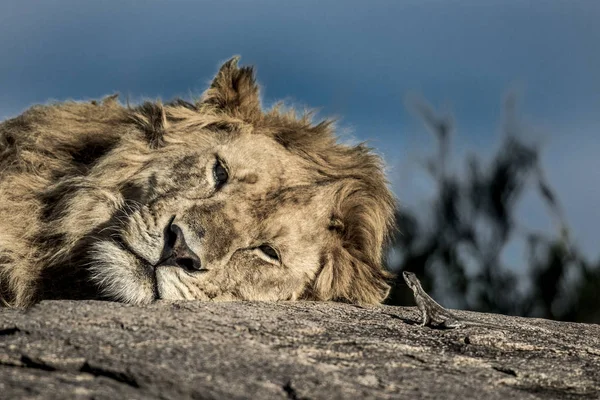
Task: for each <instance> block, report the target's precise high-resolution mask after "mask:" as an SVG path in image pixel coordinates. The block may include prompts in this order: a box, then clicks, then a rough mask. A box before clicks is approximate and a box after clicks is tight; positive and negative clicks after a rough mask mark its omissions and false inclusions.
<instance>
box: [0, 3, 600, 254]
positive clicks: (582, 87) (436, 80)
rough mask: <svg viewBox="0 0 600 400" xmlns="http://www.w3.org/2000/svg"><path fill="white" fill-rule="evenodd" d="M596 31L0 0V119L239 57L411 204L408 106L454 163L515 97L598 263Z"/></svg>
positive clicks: (184, 80) (360, 9)
mask: <svg viewBox="0 0 600 400" xmlns="http://www.w3.org/2000/svg"><path fill="white" fill-rule="evenodd" d="M598 21H600V2H598V1H597V0H589V1H585V0H571V1H564V0H556V1H550V0H545V1H544V0H534V1H526V0H514V1H509V0H485V1H481V0H473V1H467V0H462V1H451V0H448V1H442V0H415V1H407V0H389V1H378V0H370V1H367V0H364V1H356V0H345V1H323V0H321V1H315V0H302V1H277V0H272V1H265V0H259V1H242V0H239V1H192V0H189V1H183V0H170V1H166V0H165V1H152V0H147V1H126V0H114V1H99V0H96V1H93V2H83V1H79V0H60V1H59V0H57V1H36V2H31V1H22V0H17V1H13V0H3V1H2V2H1V3H0V55H1V59H0V119H2V118H6V117H9V116H13V115H15V114H18V113H19V112H21V111H22V110H23V109H24V108H26V107H27V106H29V105H31V104H33V103H37V102H45V101H47V100H49V99H57V100H64V99H68V98H73V99H83V98H93V97H99V96H103V95H106V94H110V93H113V92H117V91H118V92H120V93H121V94H122V95H129V96H130V98H131V99H133V100H138V99H141V98H142V97H150V98H156V97H161V98H163V99H169V98H171V97H173V96H188V95H189V94H190V93H192V94H199V93H201V92H202V91H203V90H204V89H205V88H206V85H207V83H208V82H209V81H210V79H211V77H212V75H213V74H214V73H215V72H216V69H217V67H218V64H219V62H221V61H223V60H225V59H227V58H229V57H230V56H231V55H234V54H240V55H241V56H242V63H244V64H254V65H256V67H257V71H258V78H259V81H260V83H261V84H262V86H263V95H264V100H265V104H267V105H268V104H271V103H272V102H273V101H275V100H279V99H284V100H286V101H287V102H288V103H290V104H296V105H298V106H301V107H302V106H310V107H314V108H318V109H320V110H321V115H322V116H328V115H334V116H339V117H341V118H342V119H341V122H340V125H341V132H343V133H344V134H345V135H346V137H349V138H354V139H356V140H369V142H370V143H371V145H372V146H374V147H375V148H377V149H378V151H380V152H381V153H382V154H383V155H384V156H385V158H386V160H387V161H388V163H389V165H390V168H389V172H390V179H391V181H392V183H393V187H394V189H395V190H396V192H397V194H398V197H399V198H400V200H401V202H403V203H404V204H407V205H409V206H411V205H412V206H414V205H416V204H419V202H420V201H422V200H423V199H426V198H428V197H429V196H430V195H431V190H432V189H431V183H430V182H429V181H428V180H427V178H426V177H425V176H424V175H423V173H421V172H420V170H419V167H418V166H417V164H418V162H419V160H420V158H421V157H422V156H423V155H424V154H427V153H428V152H429V151H431V150H432V149H431V147H430V146H432V145H433V140H432V138H431V137H430V136H429V135H428V134H427V132H426V131H425V130H424V129H423V127H422V126H421V124H420V123H419V121H417V120H416V119H415V118H414V117H413V116H412V115H411V114H410V113H409V112H407V111H406V109H405V99H406V96H407V95H410V94H413V95H421V96H424V97H425V98H427V99H428V100H429V101H430V102H432V103H433V104H434V105H435V106H436V107H442V108H445V109H447V110H449V111H451V112H453V113H454V115H455V118H456V121H457V133H456V140H455V150H456V154H457V155H461V154H464V153H465V152H466V151H470V150H474V151H477V152H479V153H481V154H484V155H485V154H490V153H491V152H492V151H493V149H494V146H496V145H497V144H498V142H499V124H500V122H501V117H502V109H501V104H502V99H503V97H504V96H505V95H506V93H507V92H508V91H509V90H511V89H512V90H515V91H516V92H517V93H518V94H519V99H520V102H519V111H520V113H521V115H522V117H523V120H524V121H525V123H526V124H527V126H528V127H529V128H530V130H529V132H528V135H529V136H528V138H530V139H531V140H536V141H541V142H542V143H544V147H543V148H544V156H543V160H544V167H545V168H546V169H547V173H548V178H549V179H550V181H551V182H552V183H553V184H554V186H555V187H556V188H557V190H558V192H559V195H560V197H561V199H562V200H563V202H564V203H565V206H566V211H567V216H568V218H569V220H570V221H571V223H572V225H573V226H574V228H575V234H576V239H577V240H578V241H579V242H580V243H581V244H582V245H583V246H584V248H585V249H586V250H588V251H589V252H590V253H591V254H594V255H597V254H598V253H600V252H599V251H598V249H600V246H598V245H599V244H600V239H599V237H600V235H599V228H597V227H598V226H600V212H598V213H596V214H594V212H595V211H594V210H595V209H596V208H597V205H598V204H600V184H596V185H593V186H592V187H590V182H600V162H598V161H597V158H598V157H597V155H598V154H600V132H598V131H599V130H600V51H598V49H599V48H600V23H599V22H598ZM539 205H540V203H539V201H538V200H537V199H535V198H534V197H532V196H529V197H528V198H527V199H526V200H525V201H524V203H523V205H522V207H521V208H522V210H521V211H520V212H521V214H522V215H523V220H524V221H525V222H526V223H528V224H530V225H531V226H534V227H537V228H540V229H551V228H552V226H551V225H550V224H549V223H548V222H546V221H548V220H547V216H546V214H545V212H544V210H543V208H541V207H539ZM513 251H517V250H513Z"/></svg>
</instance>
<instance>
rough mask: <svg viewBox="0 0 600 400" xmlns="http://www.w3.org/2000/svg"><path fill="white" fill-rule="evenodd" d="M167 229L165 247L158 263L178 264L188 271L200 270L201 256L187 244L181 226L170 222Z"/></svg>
mask: <svg viewBox="0 0 600 400" xmlns="http://www.w3.org/2000/svg"><path fill="white" fill-rule="evenodd" d="M165 231H166V232H165V233H166V235H165V236H166V237H165V247H164V248H163V252H162V255H161V257H160V259H161V261H160V262H159V263H158V265H176V266H178V267H181V268H183V269H185V270H186V271H188V272H194V271H200V270H201V269H202V264H201V262H200V257H198V255H196V253H194V252H193V251H192V249H190V247H189V246H188V245H187V243H186V241H185V236H184V234H183V231H182V230H181V228H180V227H179V226H177V225H176V224H174V223H170V224H169V226H168V227H167V229H166V230H165ZM158 265H157V266H158Z"/></svg>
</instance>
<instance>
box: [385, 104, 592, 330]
mask: <svg viewBox="0 0 600 400" xmlns="http://www.w3.org/2000/svg"><path fill="white" fill-rule="evenodd" d="M415 108H416V110H417V112H418V114H419V116H420V117H421V118H422V119H423V121H424V122H425V124H426V126H427V127H428V128H429V129H430V130H431V131H432V132H433V133H434V134H435V137H436V142H437V148H438V151H437V154H435V155H434V156H432V157H431V158H429V159H428V160H427V162H426V169H427V171H428V173H429V174H430V175H431V177H432V178H433V180H434V182H435V185H436V197H435V198H434V199H433V202H432V205H431V209H430V212H429V213H428V214H429V215H430V216H431V220H430V221H428V223H425V221H421V220H419V218H417V217H416V215H415V213H414V212H411V210H408V209H405V208H400V209H399V210H398V211H397V216H396V219H397V223H398V227H399V232H398V234H397V235H396V236H395V238H394V240H393V244H392V246H393V249H394V250H395V252H396V254H399V255H400V261H398V262H396V263H394V264H392V263H390V264H389V265H388V268H389V269H390V270H392V271H393V272H396V273H398V275H397V280H396V283H395V285H394V287H393V288H392V292H391V294H390V296H389V298H388V301H387V303H388V304H396V305H406V304H410V303H411V302H412V293H411V292H410V290H409V289H408V288H407V287H406V285H405V284H404V283H403V280H402V278H401V274H400V272H401V271H404V270H407V271H412V272H415V273H416V274H417V275H418V276H419V278H420V279H421V281H422V283H423V286H424V288H425V290H427V291H430V292H431V293H433V294H434V296H436V295H437V297H438V298H440V299H441V300H442V302H444V299H445V300H446V302H449V301H451V302H452V303H451V304H452V306H453V307H458V308H465V309H471V310H476V311H482V312H494V313H502V314H510V315H521V316H531V317H542V318H550V319H558V320H568V321H580V322H600V295H599V293H600V262H597V263H596V264H592V263H590V262H589V261H587V260H586V259H585V258H584V257H583V256H582V254H581V253H580V251H578V249H577V248H576V246H575V245H573V244H572V243H571V242H570V240H569V235H568V232H569V229H568V226H567V224H566V222H565V220H564V217H563V213H562V210H561V208H560V204H559V201H558V198H557V196H556V194H555V193H554V191H553V190H552V188H551V186H550V185H549V183H548V182H547V181H546V179H545V177H544V174H543V170H542V168H541V166H540V162H539V156H538V155H539V149H538V148H536V147H535V146H533V145H529V144H525V142H524V141H523V140H521V139H520V138H519V134H520V127H519V124H518V123H517V122H516V120H515V118H513V116H514V102H512V101H510V102H508V107H507V112H508V117H507V123H506V124H505V126H504V138H503V142H502V145H501V146H500V148H499V150H498V151H497V152H496V154H495V155H494V156H493V158H492V160H491V161H490V162H489V163H488V165H487V166H486V167H485V168H484V167H482V163H481V160H480V159H479V158H478V157H477V156H475V155H471V156H469V157H468V159H467V160H466V163H467V171H468V173H467V174H466V175H463V176H461V177H459V176H457V175H456V174H453V173H451V172H450V171H449V168H448V165H447V160H448V159H449V157H450V147H451V146H450V139H451V133H452V120H451V119H450V118H448V117H441V116H438V115H436V113H435V112H434V111H433V110H432V108H431V107H430V106H428V105H427V104H424V103H420V104H417V105H416V107H415ZM528 186H533V187H534V188H535V189H536V190H537V191H538V193H539V195H540V198H541V199H542V202H543V203H544V204H545V205H546V206H547V208H548V210H549V217H551V218H553V219H554V220H555V221H556V222H557V226H558V229H557V232H546V233H539V232H533V231H529V230H527V229H525V228H523V227H522V226H521V224H519V223H518V221H517V220H516V218H515V209H516V206H517V204H518V201H519V199H520V198H521V197H522V195H523V192H524V190H525V189H526V188H527V187H528ZM513 238H518V239H519V240H523V241H524V242H525V243H526V253H527V254H526V256H525V259H524V262H523V265H526V267H525V268H523V269H522V270H521V271H515V270H514V269H513V270H511V269H509V268H507V266H506V265H504V264H503V261H502V258H501V254H502V252H503V250H504V249H505V248H506V246H507V244H508V242H509V241H510V240H513Z"/></svg>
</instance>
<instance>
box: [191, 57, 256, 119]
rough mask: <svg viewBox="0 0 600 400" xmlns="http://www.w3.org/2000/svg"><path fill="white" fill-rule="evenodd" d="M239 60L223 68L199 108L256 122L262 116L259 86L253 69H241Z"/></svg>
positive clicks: (203, 97)
mask: <svg viewBox="0 0 600 400" xmlns="http://www.w3.org/2000/svg"><path fill="white" fill-rule="evenodd" d="M239 59H240V57H239V56H235V57H233V58H231V59H230V60H229V61H227V62H226V63H225V64H223V65H222V66H221V68H220V69H219V72H218V73H217V75H216V76H215V78H214V79H213V81H212V84H211V85H210V88H209V89H208V90H207V91H206V92H205V93H204V95H203V96H202V98H201V99H200V102H199V103H200V104H199V106H200V107H209V108H213V109H216V110H219V111H222V112H225V113H227V114H229V115H231V116H232V117H237V118H241V119H243V120H245V121H254V120H256V119H257V118H258V117H259V116H260V115H261V107H260V98H259V90H258V85H257V84H256V81H255V78H254V70H253V68H252V67H241V68H239V67H238V61H239Z"/></svg>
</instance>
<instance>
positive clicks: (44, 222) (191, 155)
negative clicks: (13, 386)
mask: <svg viewBox="0 0 600 400" xmlns="http://www.w3.org/2000/svg"><path fill="white" fill-rule="evenodd" d="M221 163H222V164H223V165H221ZM225 163H227V165H225ZM225 181H226V183H224V182H225ZM394 209H395V201H394V198H393V196H392V194H391V191H390V190H389V188H388V184H387V181H386V179H385V175H384V170H383V163H382V160H381V158H380V157H379V156H377V155H376V154H375V153H374V152H373V151H372V150H371V149H370V148H368V147H367V146H365V145H364V144H359V145H356V146H350V145H345V144H341V143H339V142H338V140H337V138H336V136H335V134H334V127H333V123H332V121H330V120H325V121H320V122H317V123H314V122H313V121H312V114H311V113H305V114H303V115H298V114H297V113H296V112H295V111H293V110H292V109H289V108H284V107H283V106H280V105H276V106H274V107H273V108H271V109H269V110H264V109H263V108H262V106H261V101H260V97H259V88H258V86H257V84H256V82H255V77H254V72H253V69H252V67H239V66H238V57H234V58H232V59H231V60H229V61H227V62H226V63H224V64H223V65H222V66H221V68H220V69H219V71H218V73H217V75H216V76H215V78H214V80H213V82H212V84H211V85H210V87H209V89H208V90H207V91H206V92H205V93H204V94H203V95H202V96H201V97H200V98H199V99H198V100H196V101H193V102H188V101H184V100H180V99H178V100H175V101H172V102H170V103H166V104H162V103H161V102H159V101H157V102H145V103H143V104H140V105H136V106H129V105H127V106H123V105H122V104H121V103H119V101H118V97H117V96H116V95H113V96H109V97H107V98H105V99H103V100H102V101H99V102H96V101H91V102H74V101H69V102H61V103H55V104H50V105H37V106H33V107H31V108H30V109H28V110H27V111H25V112H24V113H23V114H21V115H19V116H17V117H16V118H12V119H8V120H5V121H3V122H2V123H0V300H1V301H2V303H3V304H5V305H10V306H16V307H27V306H30V305H32V304H34V303H35V302H37V301H40V300H44V299H106V300H113V301H123V302H128V303H133V304H144V303H148V302H151V301H154V300H156V299H175V300H177V299H198V300H215V301H217V300H235V299H241V300H297V299H306V300H324V301H327V300H334V301H344V302H351V303H365V304H372V303H378V302H381V301H383V300H384V298H385V297H386V296H387V294H388V291H389V285H388V280H389V278H390V274H389V273H388V272H386V271H385V269H384V268H383V267H382V254H383V250H384V246H385V244H386V241H387V239H388V235H389V233H390V230H391V229H392V228H393V215H394ZM184 238H185V240H184ZM169 243H170V244H169ZM169 246H170V247H169ZM167 247H169V248H168V249H167V250H168V251H167V250H165V249H166V248H167ZM182 249H183V250H182ZM165 251H167V252H168V253H169V254H170V258H169V257H167V258H168V260H171V263H168V262H164V259H165V257H163V256H164V254H165ZM161 263H162V264H161ZM163 264H164V265H163Z"/></svg>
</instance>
